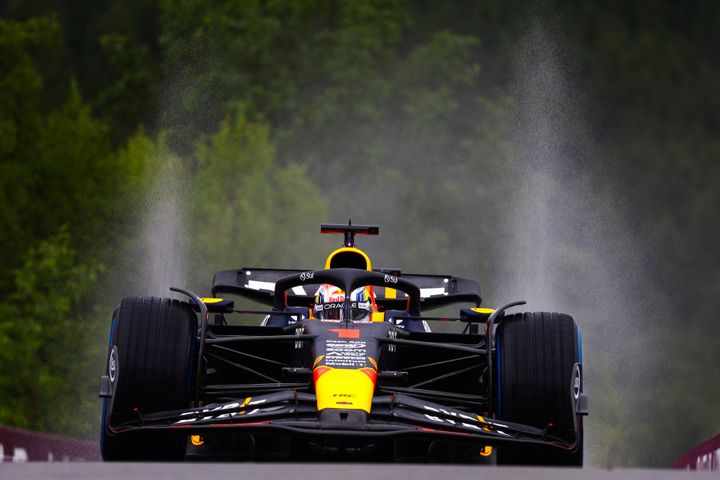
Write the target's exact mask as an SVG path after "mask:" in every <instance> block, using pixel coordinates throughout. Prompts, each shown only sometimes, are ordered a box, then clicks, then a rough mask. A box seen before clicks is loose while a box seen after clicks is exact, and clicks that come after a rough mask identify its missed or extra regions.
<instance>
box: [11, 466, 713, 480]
mask: <svg viewBox="0 0 720 480" xmlns="http://www.w3.org/2000/svg"><path fill="white" fill-rule="evenodd" d="M0 478H2V480H13V479H18V480H29V479H45V478H57V479H80V480H82V479H97V478H102V479H107V480H130V479H142V478H148V479H152V480H165V479H167V480H183V479H188V480H190V479H192V480H197V479H198V478H207V479H212V480H219V479H224V478H228V479H237V480H282V479H289V480H335V479H342V480H379V479H393V480H404V479H411V480H464V479H468V480H470V479H472V480H510V479H533V480H535V479H536V480H570V479H583V480H586V479H587V480H619V479H620V480H626V479H633V480H654V479H657V480H679V479H690V478H692V479H711V478H712V479H717V478H718V472H690V471H683V470H644V469H612V470H604V469H599V468H587V469H582V470H581V469H559V468H510V467H482V466H477V467H473V466H470V467H467V466H443V465H358V464H322V465H318V464H255V463H234V464H230V463H221V464H215V463H184V464H179V463H175V464H162V463H125V464H122V463H99V462H98V463H45V462H42V463H41V462H37V463H32V462H31V463H26V464H2V465H0Z"/></svg>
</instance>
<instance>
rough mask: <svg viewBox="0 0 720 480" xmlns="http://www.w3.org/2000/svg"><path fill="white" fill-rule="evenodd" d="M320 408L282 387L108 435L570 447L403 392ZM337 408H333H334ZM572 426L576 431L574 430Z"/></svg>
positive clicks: (542, 433)
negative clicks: (362, 404)
mask: <svg viewBox="0 0 720 480" xmlns="http://www.w3.org/2000/svg"><path fill="white" fill-rule="evenodd" d="M325 413H326V411H323V412H318V410H317V407H316V397H315V395H313V394H310V393H301V392H297V391H284V392H277V393H271V394H266V395H260V396H257V397H248V398H246V399H244V400H242V401H231V402H226V403H213V404H208V405H206V406H204V407H202V408H192V409H185V410H173V411H166V412H155V413H149V414H143V413H142V412H137V417H136V418H135V419H133V420H130V421H127V422H125V423H123V424H121V425H115V426H113V425H109V423H108V429H109V432H110V433H111V434H116V435H120V434H126V433H131V432H134V431H140V430H142V431H146V432H147V431H158V432H166V433H169V432H171V431H176V432H178V433H180V432H183V433H184V434H186V435H191V434H195V435H197V434H208V433H212V432H229V431H233V430H234V431H237V432H238V433H254V432H257V431H263V432H270V431H274V432H277V433H284V434H287V435H298V436H319V437H324V438H333V437H355V438H368V439H372V438H387V437H398V438H400V437H416V436H417V437H436V438H446V439H451V440H452V441H454V442H468V443H478V444H487V445H497V444H508V443H526V444H541V445H550V446H555V447H558V448H561V449H564V450H573V449H574V448H575V447H576V443H577V442H567V441H565V440H563V439H561V438H558V437H555V436H553V435H551V434H548V431H547V430H544V429H540V428H536V427H532V426H528V425H522V424H518V423H512V422H506V421H502V420H496V419H486V418H484V417H482V416H480V415H473V414H469V413H467V412H463V411H461V410H457V409H454V408H449V407H445V406H443V405H439V404H436V403H432V402H428V401H426V400H420V399H417V398H414V397H412V396H409V395H405V394H393V395H383V396H377V397H375V398H374V399H373V403H372V409H371V413H370V414H369V415H368V414H365V412H362V411H357V410H344V411H343V413H344V414H342V415H340V414H336V415H325ZM335 413H337V411H335ZM577 430H578V429H577V428H576V433H577Z"/></svg>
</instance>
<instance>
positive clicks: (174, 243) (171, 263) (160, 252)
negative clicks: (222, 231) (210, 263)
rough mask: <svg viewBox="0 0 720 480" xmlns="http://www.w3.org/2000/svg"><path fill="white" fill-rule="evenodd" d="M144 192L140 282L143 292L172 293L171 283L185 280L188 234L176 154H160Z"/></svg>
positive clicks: (167, 294) (181, 177) (182, 180)
mask: <svg viewBox="0 0 720 480" xmlns="http://www.w3.org/2000/svg"><path fill="white" fill-rule="evenodd" d="M156 165H157V166H156V172H155V173H154V175H153V181H152V184H151V186H150V189H149V191H148V193H147V200H146V208H145V212H147V214H146V215H145V216H144V217H143V220H142V221H143V227H142V232H143V247H144V248H143V255H144V259H143V262H142V264H141V269H142V274H141V279H142V282H144V283H145V292H146V294H151V295H157V296H162V297H167V296H171V292H170V290H169V288H170V287H172V286H184V285H185V282H186V280H187V265H186V263H185V259H186V258H187V255H186V250H187V235H186V232H185V218H184V216H185V205H184V201H183V200H184V196H183V194H182V192H183V191H184V190H185V189H184V188H183V186H184V183H185V181H184V178H183V175H182V173H181V172H182V170H181V169H180V168H179V162H178V159H177V158H176V157H173V156H170V155H163V156H161V157H160V158H159V159H158V161H157V162H156Z"/></svg>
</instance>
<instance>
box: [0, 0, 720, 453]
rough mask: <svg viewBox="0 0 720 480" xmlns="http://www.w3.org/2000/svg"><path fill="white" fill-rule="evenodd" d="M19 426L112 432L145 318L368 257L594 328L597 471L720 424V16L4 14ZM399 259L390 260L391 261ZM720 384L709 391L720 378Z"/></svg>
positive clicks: (332, 5)
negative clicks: (113, 366) (211, 288)
mask: <svg viewBox="0 0 720 480" xmlns="http://www.w3.org/2000/svg"><path fill="white" fill-rule="evenodd" d="M0 16H1V18H0V166H1V168H2V175H0V226H2V230H3V235H2V236H0V252H2V255H0V294H2V297H0V423H3V424H8V425H17V426H22V427H27V428H35V429H42V430H46V431H52V432H64V433H68V432H69V433H71V434H74V435H78V436H86V437H89V436H93V435H96V434H97V423H98V421H97V418H98V410H97V407H96V402H95V398H94V395H95V393H96V392H95V389H96V386H97V378H98V376H99V375H100V372H101V370H102V369H103V363H104V356H105V351H104V350H105V349H104V346H103V345H104V342H105V341H106V340H105V339H104V336H105V335H106V332H107V328H108V319H109V318H110V315H111V312H112V309H113V306H114V305H116V304H117V303H118V302H119V300H120V298H121V297H122V296H125V295H132V294H143V293H152V294H156V295H167V287H169V286H170V285H178V286H183V285H185V286H191V287H192V288H194V289H196V290H199V291H207V288H208V283H209V281H210V279H211V275H212V272H213V271H214V270H217V269H222V268H233V267H239V266H258V267H263V266H267V267H269V266H290V267H313V266H317V265H320V264H321V261H322V258H323V254H324V253H325V252H326V251H327V249H328V248H329V247H330V246H331V245H333V243H332V239H327V238H318V235H317V227H318V223H320V222H321V221H344V220H346V219H347V218H352V219H353V221H354V222H356V223H361V222H362V223H379V224H380V225H382V227H383V228H382V237H381V239H379V240H378V239H369V240H365V242H366V243H364V244H363V246H365V247H367V248H368V250H369V252H370V254H371V256H373V257H374V258H375V263H377V264H384V265H386V266H391V267H401V268H402V269H403V270H415V271H418V272H426V273H442V272H445V273H455V274H458V275H466V276H470V277H474V278H478V279H479V280H480V281H481V284H482V285H483V286H484V288H485V296H486V300H487V303H488V304H490V305H492V304H495V303H502V302H505V301H508V300H513V299H515V298H516V297H525V298H527V299H528V300H530V305H529V308H532V309H542V308H546V309H558V310H563V311H567V312H568V313H571V314H573V315H574V316H575V318H576V319H577V321H578V323H579V324H580V326H581V328H582V329H583V332H584V338H583V340H584V344H585V358H586V364H587V365H586V376H587V389H588V391H589V393H590V395H591V398H592V402H593V403H592V406H591V407H592V412H593V413H592V416H591V417H590V420H589V422H588V427H587V436H588V450H589V452H588V457H589V460H590V462H591V463H594V464H599V465H653V466H663V465H668V464H669V463H670V462H671V461H672V460H673V459H674V457H675V456H677V455H678V454H679V453H681V452H682V451H683V450H684V449H686V448H688V447H690V446H691V445H693V444H694V443H695V442H697V441H700V440H702V439H703V438H705V437H708V436H710V435H712V434H714V433H717V431H718V429H720V402H718V401H717V400H718V398H720V382H717V381H716V377H717V374H716V373H713V372H715V371H716V370H717V365H719V364H720V349H718V348H717V338H718V334H719V333H720V332H719V327H718V325H719V324H718V322H717V321H716V319H715V313H716V312H717V311H718V309H719V308H720V275H719V274H718V270H717V268H715V266H717V265H719V264H720V249H718V248H716V245H715V244H716V243H717V239H718V238H719V237H720V222H718V220H717V212H716V210H717V206H718V205H720V189H719V188H718V185H719V184H720V163H719V162H718V161H717V160H718V158H719V157H720V89H718V88H717V85H719V84H720V61H718V56H717V54H716V52H715V49H716V46H717V45H718V44H719V43H720V38H719V37H720V30H718V29H717V25H718V20H720V6H719V5H718V4H717V3H716V2H712V1H702V0H698V1H694V2H689V3H688V2H684V3H678V2H644V1H640V0H637V1H632V2H610V3H608V2H599V1H595V0H586V1H582V2H569V3H568V2H560V1H542V2H528V1H519V0H511V1H487V2H475V1H468V0H452V1H443V2H432V1H424V0H416V1H403V0H369V1H363V2H356V1H344V0H319V1H317V0H314V1H310V0H272V1H270V0H267V1H258V0H243V1H237V0H234V1H230V0H219V1H214V2H205V1H201V0H163V1H161V2H154V1H150V0H134V1H131V2H127V1H120V0H103V1H94V0H92V1H90V0H86V1H74V2H62V1H56V0H45V1H33V2H28V1H24V0H23V1H20V0H8V1H6V2H4V3H2V4H0ZM381 245H382V247H381ZM713 375H714V377H713Z"/></svg>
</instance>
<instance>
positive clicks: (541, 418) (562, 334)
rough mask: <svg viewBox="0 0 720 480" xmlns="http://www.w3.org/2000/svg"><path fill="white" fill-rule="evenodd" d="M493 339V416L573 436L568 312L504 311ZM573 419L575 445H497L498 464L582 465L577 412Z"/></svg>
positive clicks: (575, 350) (574, 333)
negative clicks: (495, 372)
mask: <svg viewBox="0 0 720 480" xmlns="http://www.w3.org/2000/svg"><path fill="white" fill-rule="evenodd" d="M496 339H497V340H496V346H497V349H498V355H497V362H498V365H497V368H498V377H497V378H498V385H497V390H496V391H497V398H498V413H499V418H500V419H501V420H507V421H511V422H517V423H522V424H525V425H532V426H534V427H539V428H543V429H546V428H547V429H548V434H552V435H554V436H557V437H560V438H562V439H563V440H566V441H568V442H572V441H574V440H575V415H574V413H573V405H572V394H573V387H572V380H573V376H574V375H575V364H576V363H579V361H580V344H579V334H578V329H577V325H576V324H575V321H574V320H573V319H572V317H570V316H569V315H565V314H560V313H547V312H536V313H520V314H514V315H508V316H506V317H505V318H504V319H503V320H502V322H501V323H500V325H499V326H498V329H497V336H496ZM578 374H579V371H578ZM577 421H578V422H579V426H580V429H579V430H580V431H579V438H578V446H577V448H576V449H575V450H573V451H567V450H562V449H560V448H555V447H536V446H532V447H526V446H509V445H508V446H500V447H498V463H499V464H511V465H568V466H582V464H583V437H582V417H579V418H578V419H577Z"/></svg>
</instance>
